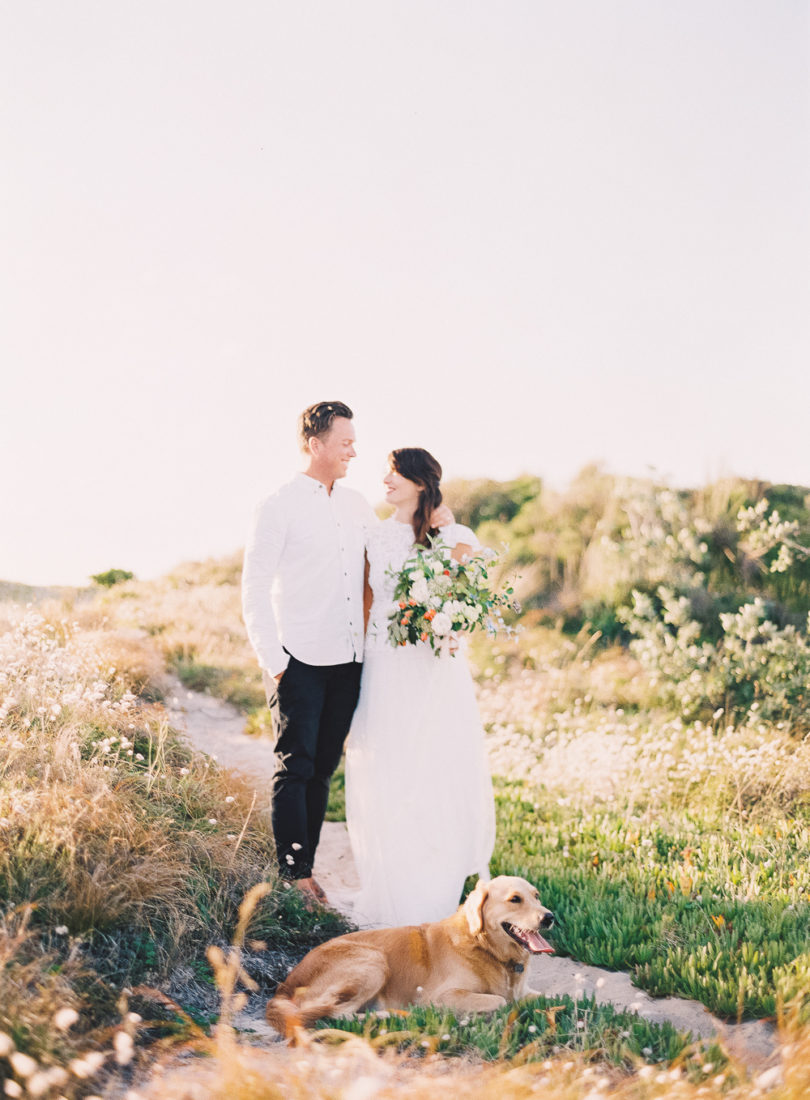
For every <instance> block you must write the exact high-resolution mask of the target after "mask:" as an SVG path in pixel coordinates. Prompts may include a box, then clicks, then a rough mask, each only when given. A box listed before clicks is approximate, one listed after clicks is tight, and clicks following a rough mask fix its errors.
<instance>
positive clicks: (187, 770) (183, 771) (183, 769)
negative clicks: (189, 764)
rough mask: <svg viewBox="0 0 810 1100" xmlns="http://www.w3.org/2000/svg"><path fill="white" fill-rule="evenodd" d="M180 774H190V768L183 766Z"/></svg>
mask: <svg viewBox="0 0 810 1100" xmlns="http://www.w3.org/2000/svg"><path fill="white" fill-rule="evenodd" d="M180 774H181V775H189V769H188V768H181V769H180Z"/></svg>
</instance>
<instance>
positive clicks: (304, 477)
mask: <svg viewBox="0 0 810 1100" xmlns="http://www.w3.org/2000/svg"><path fill="white" fill-rule="evenodd" d="M293 481H294V482H295V484H296V485H297V486H298V488H299V489H303V490H304V491H305V492H308V493H312V494H313V496H315V495H316V494H317V495H320V494H321V493H326V494H327V496H328V495H329V494H328V491H327V488H326V486H325V485H324V483H323V482H322V481H318V479H317V478H316V477H310V476H309V474H305V473H304V471H303V470H299V471H298V473H297V474H296V475H295V477H294V478H293ZM336 488H337V484H335V485H333V486H332V492H333V493H334V491H335V489H336Z"/></svg>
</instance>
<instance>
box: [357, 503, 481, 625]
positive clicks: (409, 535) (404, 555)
mask: <svg viewBox="0 0 810 1100" xmlns="http://www.w3.org/2000/svg"><path fill="white" fill-rule="evenodd" d="M439 535H440V537H441V539H442V542H444V543H445V545H447V546H451V547H452V546H455V545H456V544H457V543H459V542H464V543H469V545H470V546H478V545H479V543H478V539H477V538H476V537H475V534H474V533H473V532H472V531H471V530H470V528H469V527H464V526H463V525H462V524H460V523H451V524H450V525H449V526H447V527H440V528H439ZM413 550H414V538H413V527H411V525H410V523H400V522H399V521H398V520H395V519H394V518H393V517H392V518H390V519H386V520H383V522H382V523H378V524H377V525H376V526H375V527H372V528H371V529H370V531H369V534H368V544H367V546H366V555H367V557H368V567H369V573H368V579H369V584H370V585H371V590H372V593H373V596H374V598H373V601H372V604H371V614H370V616H369V621H368V633H367V635H366V644H367V645H368V646H373V647H378V646H380V645H384V646H387V645H388V616H389V614H390V612H391V610H392V608H393V603H394V588H395V587H396V575H395V574H397V573H399V572H400V570H401V569H402V566H403V565H404V564H405V562H406V561H407V559H408V558H409V557H410V555H411V554H412V553H413ZM392 574H394V575H392Z"/></svg>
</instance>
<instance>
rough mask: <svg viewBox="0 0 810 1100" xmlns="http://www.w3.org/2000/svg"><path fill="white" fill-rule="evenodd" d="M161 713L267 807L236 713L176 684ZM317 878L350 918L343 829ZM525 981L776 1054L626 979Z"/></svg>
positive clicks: (563, 963) (742, 1049) (604, 973)
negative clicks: (243, 781) (235, 774)
mask: <svg viewBox="0 0 810 1100" xmlns="http://www.w3.org/2000/svg"><path fill="white" fill-rule="evenodd" d="M167 708H168V710H169V715H170V718H171V721H172V724H173V725H174V726H175V728H176V729H179V730H184V731H185V733H186V734H187V736H188V738H189V740H190V741H191V743H192V744H193V745H194V747H195V748H196V749H198V750H199V751H200V752H204V753H207V754H208V755H209V756H213V757H215V758H216V760H217V761H218V763H219V764H220V765H222V766H223V767H227V768H233V769H234V770H236V771H239V772H241V773H242V775H243V776H244V777H245V778H246V779H247V780H248V782H250V783H255V789H256V791H257V793H258V795H259V798H258V800H257V801H258V803H259V804H264V805H266V804H267V803H268V800H269V790H270V780H271V778H272V774H273V750H272V747H271V746H270V744H269V742H267V741H262V740H259V739H257V738H253V737H248V736H247V735H246V734H245V733H244V732H243V731H244V719H243V717H242V715H241V714H240V713H239V712H238V711H237V710H236V708H235V707H232V706H230V705H229V704H228V703H224V702H222V700H220V699H215V698H213V697H212V696H208V695H201V694H200V693H199V692H194V691H188V690H187V689H186V688H184V687H183V686H182V685H181V684H180V682H179V681H173V682H172V690H171V697H170V699H169V701H168V702H167ZM315 877H316V878H317V879H318V881H319V882H320V883H321V884H322V886H323V887H324V889H325V890H326V892H327V894H328V895H329V897H330V899H331V901H332V903H333V905H334V906H335V908H336V909H338V910H340V911H341V912H342V913H344V914H346V915H347V916H349V917H350V916H351V909H352V900H353V898H354V896H355V895H356V892H357V889H358V886H359V883H358V879H357V872H356V870H355V867H354V862H353V860H352V853H351V847H350V845H349V837H348V833H347V831H346V826H345V824H343V823H342V822H329V821H327V822H325V824H324V827H323V833H322V834H321V843H320V846H319V848H318V853H317V858H316V860H315ZM529 975H530V984H531V986H532V988H533V989H536V990H538V991H539V992H541V993H543V994H545V995H546V996H559V995H561V994H567V995H568V996H569V997H574V998H577V997H583V996H588V997H595V998H596V1000H597V1001H599V1002H609V1003H611V1004H613V1005H615V1006H616V1007H617V1008H621V1009H628V1010H630V1011H633V1012H637V1013H638V1014H639V1015H640V1016H643V1017H644V1018H645V1019H647V1020H650V1021H652V1022H654V1023H664V1022H668V1023H671V1024H672V1025H673V1026H674V1027H676V1028H678V1029H679V1030H680V1031H691V1032H692V1034H693V1036H695V1037H700V1038H703V1039H711V1038H719V1039H721V1040H722V1041H723V1042H724V1043H725V1045H726V1047H727V1049H728V1050H729V1052H730V1053H731V1054H732V1055H733V1056H734V1057H735V1058H737V1059H738V1060H739V1061H741V1062H743V1063H744V1064H746V1065H748V1066H749V1067H751V1068H761V1067H762V1066H763V1065H764V1064H765V1063H766V1062H767V1061H768V1060H769V1059H770V1058H771V1056H772V1055H773V1054H774V1052H775V1050H776V1042H775V1034H774V1029H773V1027H772V1026H771V1025H770V1024H768V1023H766V1022H764V1021H761V1020H753V1021H750V1022H748V1023H744V1024H725V1023H723V1021H722V1020H718V1019H717V1017H715V1016H713V1015H712V1013H711V1012H709V1010H708V1009H707V1008H705V1007H704V1006H703V1005H702V1004H700V1003H699V1002H698V1001H689V1000H684V999H682V998H680V997H661V998H656V997H650V996H649V994H647V993H645V992H644V991H643V990H640V989H637V988H636V987H635V986H634V985H633V984H632V981H631V979H630V976H629V975H628V974H625V973H622V972H620V971H615V970H603V969H601V968H600V967H596V966H586V965H584V964H582V963H578V962H575V961H574V960H573V959H566V958H561V957H557V956H554V957H549V956H538V957H535V958H533V959H532V961H531V968H530V971H529ZM251 1026H253V1025H251ZM270 1034H272V1033H270Z"/></svg>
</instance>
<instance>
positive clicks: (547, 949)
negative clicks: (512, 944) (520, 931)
mask: <svg viewBox="0 0 810 1100" xmlns="http://www.w3.org/2000/svg"><path fill="white" fill-rule="evenodd" d="M526 946H527V947H528V949H529V950H530V951H531V953H532V954H533V955H553V954H554V948H553V947H552V946H551V944H550V943H549V942H548V940H544V939H543V937H542V936H541V935H540V933H539V932H526Z"/></svg>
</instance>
